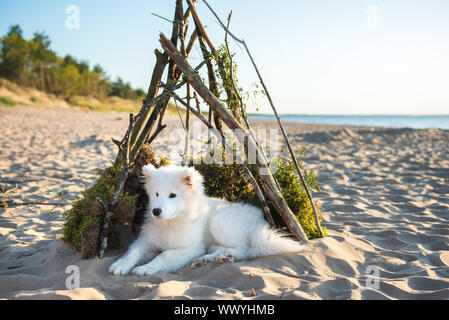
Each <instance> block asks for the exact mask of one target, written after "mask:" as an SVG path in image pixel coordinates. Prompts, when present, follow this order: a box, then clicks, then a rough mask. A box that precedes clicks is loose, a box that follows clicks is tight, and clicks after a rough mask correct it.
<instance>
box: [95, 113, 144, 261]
mask: <svg viewBox="0 0 449 320" xmlns="http://www.w3.org/2000/svg"><path fill="white" fill-rule="evenodd" d="M134 124H135V122H134V116H133V114H132V113H131V114H130V115H129V125H128V130H127V131H126V134H125V137H124V138H123V144H122V145H121V146H120V148H121V149H122V151H123V155H124V161H125V163H124V165H123V168H122V170H121V171H120V173H119V176H118V179H117V182H116V184H115V189H114V193H113V195H112V198H111V200H110V202H109V203H108V204H106V203H105V202H104V201H103V199H101V198H98V199H97V200H98V202H99V203H100V204H101V205H102V206H103V208H104V211H105V217H104V220H103V225H102V229H101V232H100V238H99V242H100V249H99V251H98V256H99V257H100V258H103V255H104V251H105V250H106V248H107V247H108V232H109V223H110V221H111V218H112V216H113V215H114V208H115V206H116V205H117V203H118V201H119V198H120V194H121V193H122V192H123V188H124V187H125V182H126V180H127V179H128V176H129V175H130V174H131V172H132V169H133V164H134V161H130V157H129V148H130V140H131V138H130V136H131V132H132V130H133V126H134ZM123 148H124V149H123Z"/></svg>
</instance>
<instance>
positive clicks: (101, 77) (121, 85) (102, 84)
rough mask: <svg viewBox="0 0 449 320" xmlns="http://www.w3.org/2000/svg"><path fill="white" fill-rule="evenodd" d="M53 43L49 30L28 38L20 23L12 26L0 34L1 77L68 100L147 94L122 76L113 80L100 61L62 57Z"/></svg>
mask: <svg viewBox="0 0 449 320" xmlns="http://www.w3.org/2000/svg"><path fill="white" fill-rule="evenodd" d="M50 44H51V41H50V38H49V37H48V35H47V34H46V33H45V32H35V33H34V34H33V38H32V39H29V40H26V39H25V38H24V37H23V31H22V29H21V27H20V26H19V25H14V26H11V27H10V28H9V31H8V33H7V34H6V35H5V36H3V37H1V38H0V77H3V78H5V79H8V80H10V81H12V82H15V83H17V84H19V85H20V86H25V87H33V88H36V89H39V90H42V91H45V92H48V93H53V94H55V95H58V96H62V97H64V98H65V99H68V100H69V99H70V98H71V97H73V96H75V95H84V96H92V97H95V98H98V99H104V98H106V97H108V96H118V97H121V98H124V99H138V98H141V97H142V96H144V95H145V92H144V91H143V90H142V89H133V88H132V87H131V85H130V84H129V83H127V82H124V81H123V80H122V79H121V78H120V77H119V78H117V79H116V80H115V81H111V80H110V79H109V77H108V76H107V75H106V72H105V71H104V70H103V68H102V67H101V66H100V65H98V64H97V65H95V66H93V67H92V68H90V66H89V63H88V62H87V61H85V60H77V59H76V58H74V57H73V56H71V55H66V56H65V57H59V56H58V55H57V54H56V53H55V52H54V51H52V50H51V49H50Z"/></svg>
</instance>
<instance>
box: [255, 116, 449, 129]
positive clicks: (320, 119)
mask: <svg viewBox="0 0 449 320" xmlns="http://www.w3.org/2000/svg"><path fill="white" fill-rule="evenodd" d="M248 117H249V118H250V119H254V120H258V119H259V120H276V118H275V117H274V115H268V114H251V115H249V116H248ZM280 118H281V120H282V121H290V122H301V123H319V124H333V125H351V126H369V127H384V128H413V129H428V128H435V129H445V130H449V115H428V116H426V115H419V116H418V115H413V116H411V115H410V116H408V115H407V116H403V115H291V114H289V115H280Z"/></svg>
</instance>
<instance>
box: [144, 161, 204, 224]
mask: <svg viewBox="0 0 449 320" xmlns="http://www.w3.org/2000/svg"><path fill="white" fill-rule="evenodd" d="M142 174H143V179H144V185H145V190H146V192H147V194H148V197H149V200H150V204H149V208H148V209H149V210H148V214H149V215H150V216H152V217H153V218H156V219H166V220H169V219H175V218H180V219H193V218H194V217H195V216H196V214H197V209H196V206H197V204H198V201H197V198H198V197H200V196H201V195H202V193H203V190H204V189H203V177H202V176H201V175H200V174H199V173H198V172H197V171H196V170H195V169H194V168H187V167H180V166H166V167H161V168H159V169H156V168H155V167H154V166H153V165H151V164H149V165H146V166H144V167H143V168H142Z"/></svg>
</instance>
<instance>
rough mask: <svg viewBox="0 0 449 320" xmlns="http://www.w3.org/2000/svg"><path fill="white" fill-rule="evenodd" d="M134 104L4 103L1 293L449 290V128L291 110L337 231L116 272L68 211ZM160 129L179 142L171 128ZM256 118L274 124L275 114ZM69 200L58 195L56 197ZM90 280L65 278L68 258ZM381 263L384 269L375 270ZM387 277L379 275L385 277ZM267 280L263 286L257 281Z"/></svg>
mask: <svg viewBox="0 0 449 320" xmlns="http://www.w3.org/2000/svg"><path fill="white" fill-rule="evenodd" d="M127 121H128V116H127V114H125V113H116V112H110V113H102V112H91V111H86V110H79V109H72V108H69V107H64V108H56V107H52V108H50V107H48V108H47V107H46V108H44V107H41V108H38V107H14V108H5V107H0V128H1V131H0V134H1V136H0V184H1V185H0V189H1V190H0V199H12V200H14V201H16V203H30V204H28V205H27V204H23V205H14V204H13V205H10V206H9V207H8V208H0V298H6V299H172V298H175V299H449V131H447V130H437V129H426V130H415V129H386V128H373V127H347V126H346V127H343V126H333V125H314V124H310V125H309V124H298V123H286V129H287V132H288V134H289V136H290V137H291V139H292V143H293V145H294V147H295V148H297V149H299V148H301V147H302V146H307V148H308V151H307V153H306V156H305V158H304V165H305V166H306V168H307V169H312V168H313V169H315V170H317V172H318V182H319V184H320V186H321V191H320V192H315V193H314V196H315V198H316V200H318V201H319V202H320V204H321V207H322V210H323V213H324V216H323V225H324V226H326V227H327V230H328V236H327V237H326V238H323V239H317V240H313V241H309V242H308V243H307V244H306V245H305V247H304V251H303V252H302V253H300V254H296V255H286V256H274V257H265V258H259V259H255V260H251V261H242V262H238V263H233V264H223V265H216V264H209V265H207V266H204V267H202V268H199V269H190V267H185V268H184V269H182V270H180V271H179V272H178V273H175V274H170V273H164V272H159V273H157V274H155V275H153V276H147V277H142V278H139V277H136V276H125V277H116V276H112V275H109V274H108V272H107V270H108V267H109V265H110V264H111V263H112V262H113V261H114V260H115V259H117V258H118V257H119V256H120V255H121V254H122V253H123V252H124V250H125V249H121V250H108V251H107V252H106V256H105V257H104V258H103V259H99V258H95V259H90V260H83V259H81V257H80V255H79V253H77V252H76V250H74V249H73V248H72V247H71V246H70V245H69V244H67V243H65V242H63V241H62V226H63V223H64V218H63V217H62V212H64V211H65V210H67V209H68V208H69V207H70V204H69V203H70V200H71V199H73V198H74V197H76V196H77V195H78V194H79V193H80V192H81V191H82V190H84V189H85V188H86V187H88V186H89V185H91V184H92V183H93V182H94V179H95V176H94V169H95V168H105V167H107V166H108V165H109V161H110V160H113V159H114V158H115V155H116V146H115V145H114V144H113V143H112V142H111V137H114V138H116V139H120V138H121V137H122V136H123V134H124V132H125V131H126V127H127ZM167 124H168V128H167V129H166V130H165V131H164V132H163V134H162V135H161V137H160V138H159V137H158V139H157V140H156V141H155V142H154V143H153V145H152V146H153V148H154V150H155V151H156V153H157V154H160V155H164V154H167V153H168V152H170V151H172V150H173V148H175V146H174V144H175V142H174V141H172V140H171V139H170V132H171V131H172V128H175V127H179V126H180V124H179V119H178V118H177V117H176V116H173V117H169V118H168V119H167ZM253 124H254V125H255V126H256V127H260V128H276V123H274V122H270V121H254V123H253ZM52 204H57V205H52ZM73 265H74V266H77V267H78V268H79V271H80V288H78V289H67V286H66V279H67V277H68V276H69V274H66V268H67V267H68V266H73ZM372 270H377V271H378V272H379V278H378V282H376V281H374V282H373V278H372V276H373V275H375V273H373V272H372ZM374 280H375V279H374ZM254 292H255V295H254Z"/></svg>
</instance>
